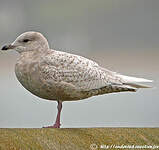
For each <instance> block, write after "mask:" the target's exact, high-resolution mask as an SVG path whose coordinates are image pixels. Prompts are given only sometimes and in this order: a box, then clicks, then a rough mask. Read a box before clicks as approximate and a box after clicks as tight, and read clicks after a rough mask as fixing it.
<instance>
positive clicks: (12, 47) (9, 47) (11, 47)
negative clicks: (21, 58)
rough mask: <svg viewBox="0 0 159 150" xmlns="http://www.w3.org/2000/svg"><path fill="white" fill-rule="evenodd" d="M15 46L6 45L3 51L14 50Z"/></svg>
mask: <svg viewBox="0 0 159 150" xmlns="http://www.w3.org/2000/svg"><path fill="white" fill-rule="evenodd" d="M14 48H15V46H14V45H12V44H7V45H4V46H3V47H2V48H1V50H3V51H5V50H9V49H14Z"/></svg>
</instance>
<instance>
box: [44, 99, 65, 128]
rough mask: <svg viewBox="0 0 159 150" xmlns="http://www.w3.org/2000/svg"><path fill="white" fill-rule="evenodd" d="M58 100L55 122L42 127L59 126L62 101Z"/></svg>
mask: <svg viewBox="0 0 159 150" xmlns="http://www.w3.org/2000/svg"><path fill="white" fill-rule="evenodd" d="M57 102H58V106H57V109H58V113H57V117H56V122H55V124H54V125H53V126H48V127H44V128H60V125H61V124H60V114H61V110H62V102H61V101H57Z"/></svg>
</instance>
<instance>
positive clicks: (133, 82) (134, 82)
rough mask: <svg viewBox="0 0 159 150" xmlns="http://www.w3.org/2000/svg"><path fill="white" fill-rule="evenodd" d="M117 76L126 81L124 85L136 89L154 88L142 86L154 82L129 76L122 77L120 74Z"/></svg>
mask: <svg viewBox="0 0 159 150" xmlns="http://www.w3.org/2000/svg"><path fill="white" fill-rule="evenodd" d="M117 76H118V77H120V78H121V79H122V80H123V81H124V83H123V84H125V85H128V86H130V87H133V88H136V89H138V88H151V87H152V86H148V85H142V84H140V83H146V82H153V81H152V80H147V79H144V78H136V77H129V76H125V75H120V74H118V75H117Z"/></svg>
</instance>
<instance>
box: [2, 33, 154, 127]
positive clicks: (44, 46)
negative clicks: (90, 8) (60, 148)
mask: <svg viewBox="0 0 159 150" xmlns="http://www.w3.org/2000/svg"><path fill="white" fill-rule="evenodd" d="M1 50H3V51H6V50H15V51H17V52H18V53H19V54H20V56H19V58H18V60H17V62H16V65H15V74H16V77H17V79H18V80H19V82H20V83H21V84H22V86H23V87H24V88H25V89H27V90H28V91H30V92H31V93H32V94H34V95H36V96H38V97H40V98H42V99H46V100H51V101H57V102H58V106H57V109H58V113H57V117H56V121H55V123H54V124H53V125H52V126H48V127H49V128H60V125H61V124H60V114H61V109H62V102H64V101H76V100H82V99H86V98H89V97H92V96H97V95H102V94H108V93H114V92H136V91H137V89H139V88H148V87H149V86H147V85H142V84H141V83H142V82H152V80H147V79H144V78H136V77H129V76H125V75H121V74H119V73H116V72H113V71H110V70H107V69H105V68H103V67H101V66H99V65H98V64H97V63H96V62H94V61H92V60H90V59H87V58H85V57H82V56H79V55H75V54H70V53H66V52H62V51H57V50H53V49H50V48H49V44H48V41H47V39H46V38H45V37H44V36H43V35H42V34H41V33H39V32H34V31H29V32H25V33H23V34H21V35H20V36H18V37H17V38H16V40H15V41H14V42H13V43H11V44H7V45H5V46H3V47H2V49H1Z"/></svg>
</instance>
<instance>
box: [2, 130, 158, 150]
mask: <svg viewBox="0 0 159 150" xmlns="http://www.w3.org/2000/svg"><path fill="white" fill-rule="evenodd" d="M93 143H94V144H96V145H97V146H98V148H95V147H94V149H91V148H90V145H91V144H93ZM111 144H113V145H122V144H124V145H159V129H158V128H70V129H68V128H63V129H0V150H96V149H97V150H99V149H101V148H100V145H111ZM101 150H102V149H101Z"/></svg>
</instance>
